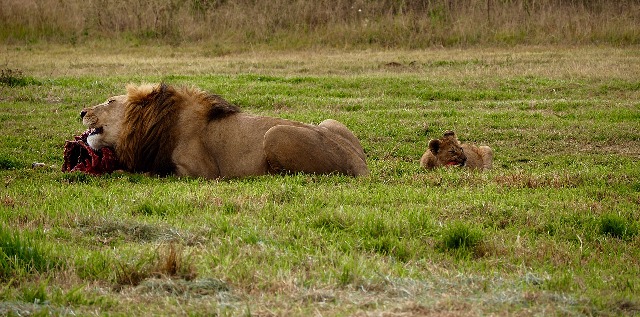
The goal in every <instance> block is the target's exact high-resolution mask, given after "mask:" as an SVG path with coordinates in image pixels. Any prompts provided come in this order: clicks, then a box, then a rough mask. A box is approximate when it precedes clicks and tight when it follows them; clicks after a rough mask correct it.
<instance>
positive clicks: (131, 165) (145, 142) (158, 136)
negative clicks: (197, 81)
mask: <svg viewBox="0 0 640 317" xmlns="http://www.w3.org/2000/svg"><path fill="white" fill-rule="evenodd" d="M187 99H191V100H192V101H195V103H193V102H189V100H187ZM183 111H199V112H200V113H201V115H202V116H203V119H205V122H209V121H212V120H216V119H220V118H224V117H226V116H228V115H230V114H233V113H237V112H240V109H239V108H238V107H236V106H234V105H232V104H230V103H229V102H227V101H226V100H224V99H223V98H222V97H220V96H218V95H214V94H209V93H206V92H204V91H201V90H199V89H195V88H181V89H176V88H175V87H172V86H169V85H166V84H164V83H162V84H159V85H143V86H134V85H129V86H127V104H126V106H125V116H124V123H123V125H122V130H121V134H120V139H119V142H118V145H117V151H116V155H117V157H118V161H119V163H120V164H121V165H122V166H124V167H125V168H126V169H127V170H129V171H132V172H150V173H153V174H158V175H168V174H171V173H173V172H174V170H175V166H174V163H173V162H172V160H171V157H172V153H173V150H174V149H175V147H176V141H177V136H178V134H179V133H180V126H179V125H178V122H179V116H180V114H181V113H182V112H183Z"/></svg>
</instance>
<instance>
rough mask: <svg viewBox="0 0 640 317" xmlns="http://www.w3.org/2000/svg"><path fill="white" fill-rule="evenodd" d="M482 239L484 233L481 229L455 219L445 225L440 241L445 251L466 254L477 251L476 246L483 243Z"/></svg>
mask: <svg viewBox="0 0 640 317" xmlns="http://www.w3.org/2000/svg"><path fill="white" fill-rule="evenodd" d="M482 239H483V235H482V231H480V229H476V228H473V227H471V226H470V225H468V224H465V223H463V222H460V221H455V222H453V223H451V224H450V225H449V226H447V227H445V229H444V230H443V232H442V236H441V241H440V242H441V247H442V248H443V249H444V250H445V251H448V252H452V253H453V254H454V255H463V256H464V255H467V254H475V253H477V252H476V248H477V247H479V246H480V245H481V243H482Z"/></svg>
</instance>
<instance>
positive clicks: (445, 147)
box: [420, 131, 493, 170]
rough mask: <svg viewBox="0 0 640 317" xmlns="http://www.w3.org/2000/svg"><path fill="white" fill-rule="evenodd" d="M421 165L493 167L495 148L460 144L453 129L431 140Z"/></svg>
mask: <svg viewBox="0 0 640 317" xmlns="http://www.w3.org/2000/svg"><path fill="white" fill-rule="evenodd" d="M420 166H422V167H424V168H426V169H434V168H436V167H440V166H466V167H468V168H471V169H480V170H482V169H490V168H492V167H493V150H491V148H490V147H488V146H475V145H472V144H460V141H458V138H456V134H455V133H454V132H453V131H447V132H445V133H444V135H443V136H442V138H440V139H433V140H431V141H429V149H427V151H426V152H424V154H423V155H422V158H420Z"/></svg>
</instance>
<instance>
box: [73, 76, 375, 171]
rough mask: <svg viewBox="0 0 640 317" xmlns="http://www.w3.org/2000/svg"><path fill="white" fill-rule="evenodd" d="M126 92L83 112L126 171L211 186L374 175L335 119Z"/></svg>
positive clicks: (134, 89)
mask: <svg viewBox="0 0 640 317" xmlns="http://www.w3.org/2000/svg"><path fill="white" fill-rule="evenodd" d="M127 92H128V93H127V94H126V95H121V96H115V97H111V98H109V99H108V100H107V102H105V103H102V104H99V105H97V106H93V107H90V108H86V109H84V110H82V112H81V117H82V123H83V124H84V125H85V126H87V127H88V128H89V130H88V131H89V133H88V136H87V137H86V143H87V144H88V145H89V146H90V147H91V149H93V150H96V151H99V150H101V149H103V148H109V149H113V152H114V153H115V158H116V160H117V166H119V167H120V168H122V169H124V170H126V171H129V172H141V173H151V174H157V175H169V174H175V175H178V176H193V177H204V178H209V179H215V178H236V177H245V176H254V175H264V174H272V173H298V172H303V173H317V174H332V173H336V174H344V175H350V176H362V175H368V174H369V169H368V167H367V163H366V158H365V154H364V151H363V149H362V146H361V145H360V141H359V140H358V139H357V138H356V136H355V135H354V134H353V133H352V132H351V131H350V130H349V129H348V128H347V127H346V126H344V125H343V124H342V123H340V122H338V121H336V120H332V119H328V120H325V121H323V122H322V123H320V124H319V125H310V124H304V123H300V122H295V121H290V120H285V119H279V118H270V117H263V116H256V115H251V114H246V113H243V112H241V111H240V109H239V108H238V107H236V106H234V105H231V104H230V103H228V102H227V101H226V100H224V99H222V98H221V97H220V96H217V95H213V94H209V93H206V92H204V91H201V90H198V89H192V88H174V87H172V86H168V85H165V84H158V85H142V86H135V85H128V86H127ZM79 142H83V141H79ZM69 147H70V148H72V147H74V144H70V145H69ZM66 152H67V151H65V153H66ZM69 152H73V151H69ZM76 152H77V151H76ZM67 160H68V159H67V158H65V161H67ZM74 161H83V160H82V159H75V160H74ZM65 163H66V162H65ZM89 163H91V162H88V163H87V164H89ZM68 165H72V164H68ZM93 165H95V163H93ZM73 168H74V166H69V169H70V170H71V169H73Z"/></svg>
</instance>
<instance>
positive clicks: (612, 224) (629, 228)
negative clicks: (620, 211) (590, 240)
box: [600, 213, 638, 239]
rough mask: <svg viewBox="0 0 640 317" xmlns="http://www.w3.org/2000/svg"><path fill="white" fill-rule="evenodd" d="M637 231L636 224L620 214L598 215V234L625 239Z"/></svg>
mask: <svg viewBox="0 0 640 317" xmlns="http://www.w3.org/2000/svg"><path fill="white" fill-rule="evenodd" d="M637 233H638V228H637V226H636V225H635V224H634V223H633V222H632V221H630V220H627V219H625V218H624V217H622V216H620V215H617V214H613V213H609V214H605V215H602V216H601V217H600V234H603V235H609V236H612V237H614V238H618V239H627V238H631V237H633V236H635V235H636V234H637Z"/></svg>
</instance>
